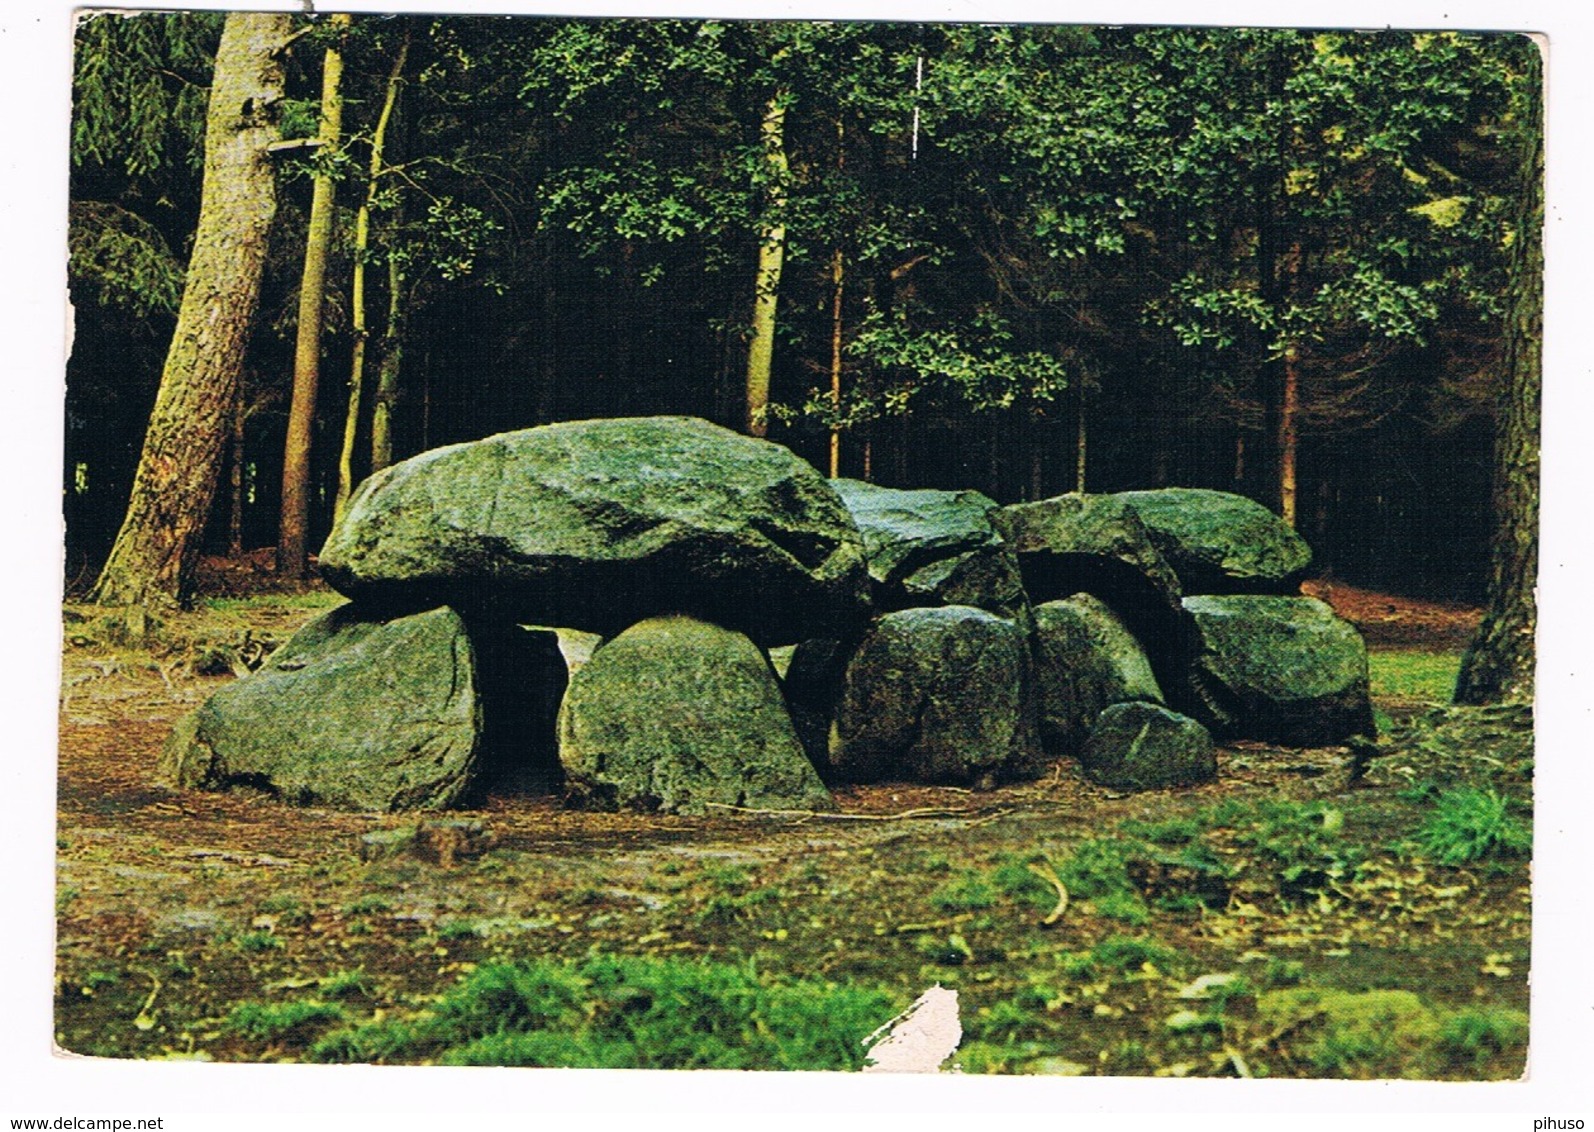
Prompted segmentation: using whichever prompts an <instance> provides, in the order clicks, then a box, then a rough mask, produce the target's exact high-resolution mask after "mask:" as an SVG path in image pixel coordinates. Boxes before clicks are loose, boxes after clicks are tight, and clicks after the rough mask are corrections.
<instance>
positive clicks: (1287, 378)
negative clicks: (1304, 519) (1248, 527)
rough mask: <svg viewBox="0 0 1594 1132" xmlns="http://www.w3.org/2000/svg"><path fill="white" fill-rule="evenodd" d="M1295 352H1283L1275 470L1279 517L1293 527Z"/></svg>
mask: <svg viewBox="0 0 1594 1132" xmlns="http://www.w3.org/2000/svg"><path fill="white" fill-rule="evenodd" d="M1297 357H1298V355H1297V352H1296V349H1295V347H1294V346H1290V347H1288V348H1287V349H1286V350H1285V351H1284V359H1283V361H1284V365H1283V374H1282V376H1283V378H1284V387H1283V388H1282V389H1281V390H1280V391H1279V392H1280V396H1279V419H1278V438H1277V441H1276V446H1277V448H1278V469H1279V517H1280V518H1281V519H1283V520H1284V522H1285V523H1286V524H1287V525H1288V526H1290V527H1294V526H1295V510H1296V479H1295V461H1296V457H1297V454H1298V452H1299V449H1300V409H1301V377H1300V371H1299V370H1298V369H1297V368H1296V361H1297Z"/></svg>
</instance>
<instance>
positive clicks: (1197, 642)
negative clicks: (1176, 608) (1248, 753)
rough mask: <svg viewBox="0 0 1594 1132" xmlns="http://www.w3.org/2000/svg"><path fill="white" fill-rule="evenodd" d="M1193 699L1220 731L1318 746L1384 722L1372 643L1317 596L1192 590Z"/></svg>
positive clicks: (1194, 710)
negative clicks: (1198, 593) (1370, 661)
mask: <svg viewBox="0 0 1594 1132" xmlns="http://www.w3.org/2000/svg"><path fill="white" fill-rule="evenodd" d="M1184 608H1185V610H1186V612H1187V613H1188V614H1189V615H1190V618H1191V628H1192V633H1193V640H1192V647H1193V649H1194V652H1193V656H1192V659H1191V661H1190V664H1189V669H1188V678H1187V683H1186V685H1185V688H1184V692H1185V695H1184V699H1185V700H1186V701H1187V707H1188V710H1189V711H1190V712H1191V714H1193V715H1195V716H1196V718H1198V719H1200V720H1201V721H1202V722H1203V723H1205V724H1206V725H1207V726H1208V727H1210V728H1211V729H1212V730H1213V731H1214V732H1215V733H1217V734H1218V735H1219V736H1220V737H1230V736H1240V737H1243V738H1247V739H1262V740H1266V741H1268V742H1274V743H1284V744H1288V745H1292V746H1302V747H1309V746H1317V745H1323V744H1329V743H1335V742H1338V741H1339V740H1341V739H1346V738H1348V737H1350V736H1352V735H1371V734H1373V731H1374V726H1373V713H1372V704H1371V701H1370V700H1369V699H1368V690H1367V646H1366V644H1365V643H1364V642H1363V641H1362V637H1361V634H1360V633H1358V632H1357V631H1356V629H1355V627H1354V626H1352V625H1351V624H1350V623H1349V622H1347V621H1343V620H1341V619H1340V618H1338V617H1336V616H1335V615H1334V611H1333V610H1332V609H1330V608H1329V607H1328V606H1327V605H1325V604H1323V603H1322V602H1320V601H1318V600H1316V599H1315V598H1309V597H1282V596H1269V595H1258V594H1249V595H1230V596H1203V597H1190V598H1186V599H1185V600H1184Z"/></svg>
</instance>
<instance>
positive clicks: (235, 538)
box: [227, 391, 248, 559]
mask: <svg viewBox="0 0 1594 1132" xmlns="http://www.w3.org/2000/svg"><path fill="white" fill-rule="evenodd" d="M247 420H248V413H247V412H246V411H245V410H244V399H243V397H242V395H241V391H240V395H238V396H235V397H234V398H233V408H232V471H231V475H230V477H229V479H230V483H229V486H230V487H231V489H232V492H231V494H232V498H231V500H230V503H231V504H232V505H231V507H229V508H228V511H227V554H228V556H229V557H230V558H234V559H238V558H242V557H243V553H244V424H245V422H246V421H247Z"/></svg>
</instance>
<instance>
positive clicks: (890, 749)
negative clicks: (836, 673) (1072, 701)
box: [829, 605, 1041, 784]
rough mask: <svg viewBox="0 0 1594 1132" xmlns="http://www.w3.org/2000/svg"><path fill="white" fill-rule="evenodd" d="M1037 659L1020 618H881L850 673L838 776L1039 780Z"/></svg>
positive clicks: (837, 729) (838, 731) (833, 744)
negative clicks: (1034, 676) (1031, 653)
mask: <svg viewBox="0 0 1594 1132" xmlns="http://www.w3.org/2000/svg"><path fill="white" fill-rule="evenodd" d="M1031 680H1032V677H1031V673H1030V657H1029V647H1028V642H1027V641H1026V639H1025V635H1024V633H1023V632H1022V630H1020V629H1019V628H1018V627H1016V626H1015V625H1014V624H1013V623H1012V622H1011V621H1008V620H1005V619H1003V618H1000V617H997V616H996V615H995V614H992V613H987V612H986V611H985V610H982V609H974V608H973V607H970V606H956V605H953V606H941V607H938V608H927V609H906V610H901V611H899V612H896V613H888V614H886V615H885V616H883V617H881V618H880V619H879V621H878V622H877V623H876V624H875V626H874V628H873V630H871V632H870V633H869V634H868V636H866V637H865V638H864V640H863V642H862V644H861V645H859V647H858V649H857V651H856V652H855V653H854V654H853V655H852V657H851V660H850V661H849V663H848V665H847V669H846V675H845V678H844V681H843V686H842V690H841V696H840V700H839V702H838V704H837V707H836V715H835V719H834V721H833V723H832V725H831V731H830V741H829V760H830V773H831V774H832V775H833V776H834V777H836V778H838V779H841V780H845V781H851V782H880V781H904V782H940V783H975V784H989V783H993V782H996V781H1000V780H1003V779H1016V778H1027V777H1033V776H1034V775H1035V774H1037V773H1038V772H1039V769H1040V765H1041V756H1040V750H1039V743H1038V741H1037V737H1036V727H1035V704H1034V696H1033V692H1032V689H1031Z"/></svg>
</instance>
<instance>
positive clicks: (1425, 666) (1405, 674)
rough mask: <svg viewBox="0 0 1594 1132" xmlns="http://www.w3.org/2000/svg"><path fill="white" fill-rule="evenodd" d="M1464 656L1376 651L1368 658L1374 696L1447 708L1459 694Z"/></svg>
mask: <svg viewBox="0 0 1594 1132" xmlns="http://www.w3.org/2000/svg"><path fill="white" fill-rule="evenodd" d="M1460 671H1461V653H1459V652H1454V651H1448V650H1447V651H1444V652H1435V651H1433V650H1431V649H1376V650H1373V651H1371V652H1369V653H1368V654H1367V677H1368V682H1369V684H1370V686H1371V690H1372V694H1373V695H1375V696H1392V697H1398V698H1400V699H1407V700H1425V701H1427V702H1428V703H1434V704H1448V703H1449V702H1450V698H1451V696H1453V695H1454V694H1455V691H1456V676H1457V674H1459V673H1460Z"/></svg>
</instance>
